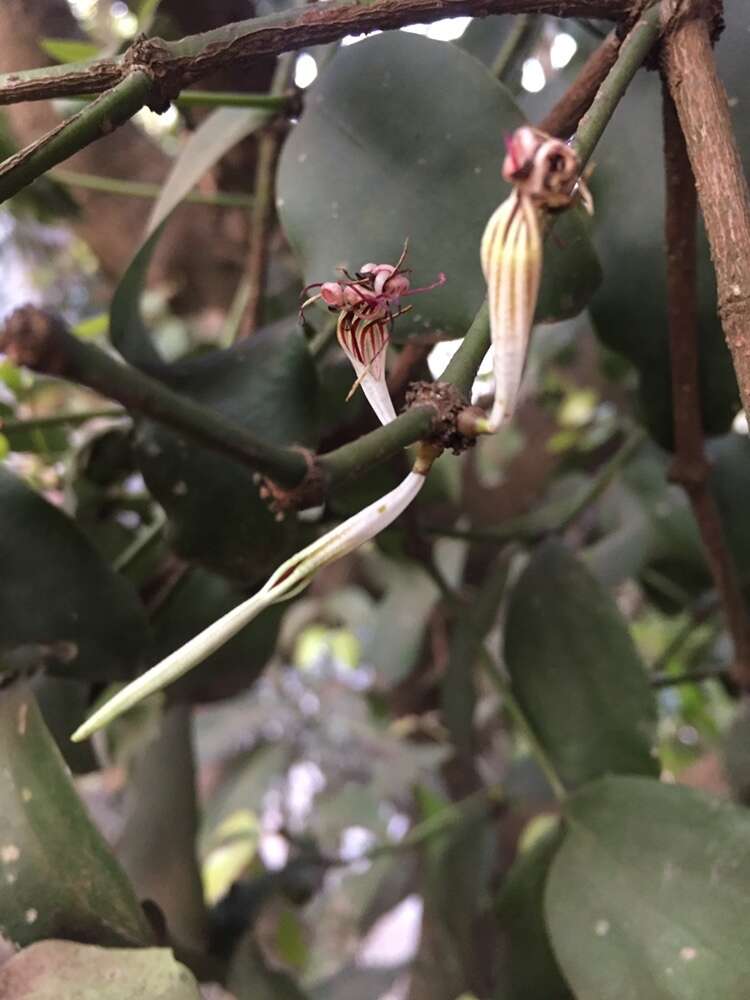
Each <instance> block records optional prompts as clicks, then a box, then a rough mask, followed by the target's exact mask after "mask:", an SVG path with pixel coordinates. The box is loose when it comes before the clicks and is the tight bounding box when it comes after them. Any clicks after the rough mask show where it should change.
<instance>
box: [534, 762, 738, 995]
mask: <svg viewBox="0 0 750 1000" xmlns="http://www.w3.org/2000/svg"><path fill="white" fill-rule="evenodd" d="M565 813H566V817H567V819H568V822H569V831H568V833H567V835H566V837H565V841H564V843H563V845H562V847H561V848H560V850H559V852H558V854H557V857H556V858H555V860H554V862H553V864H552V870H551V872H550V877H549V880H548V882H547V891H546V899H545V912H546V916H547V926H548V928H549V932H550V937H551V940H552V945H553V947H554V950H555V953H556V955H557V958H558V961H559V962H560V965H561V967H562V970H563V972H564V974H565V976H566V978H567V979H568V981H569V983H570V985H571V986H572V988H573V991H574V993H575V995H576V997H577V998H578V1000H644V998H646V997H648V998H649V1000H657V998H658V1000H706V998H708V997H716V998H719V997H721V1000H745V998H746V997H747V994H748V989H747V985H748V982H750V949H748V947H747V929H746V928H747V913H748V909H749V908H750V813H748V812H747V810H745V809H742V808H740V807H738V806H734V805H730V804H729V803H726V802H722V801H720V800H718V799H712V798H709V797H708V796H706V795H703V794H700V793H698V792H695V791H692V790H690V789H687V788H682V787H677V786H673V785H663V784H660V783H659V782H656V781H650V780H647V779H643V778H626V777H616V778H607V779H605V780H603V781H598V782H596V783H595V784H593V785H591V786H589V787H587V788H584V789H582V790H581V791H580V792H579V793H578V794H576V795H575V796H573V797H572V798H571V799H570V800H569V802H568V803H567V805H566V809H565Z"/></svg>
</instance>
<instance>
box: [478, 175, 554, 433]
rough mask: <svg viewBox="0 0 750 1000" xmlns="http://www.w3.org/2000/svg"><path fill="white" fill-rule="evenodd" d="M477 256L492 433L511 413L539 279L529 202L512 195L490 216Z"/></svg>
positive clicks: (535, 219) (536, 232)
mask: <svg viewBox="0 0 750 1000" xmlns="http://www.w3.org/2000/svg"><path fill="white" fill-rule="evenodd" d="M481 256H482V270H483V271H484V277H485V280H486V281H487V300H488V304H489V311H490V332H491V335H492V366H493V371H494V375H495V399H494V402H493V404H492V411H491V413H490V416H489V420H488V421H487V424H486V426H484V427H483V428H482V429H483V430H485V431H486V432H488V433H494V432H495V431H496V430H498V428H499V427H500V426H501V425H502V424H503V423H504V422H505V421H506V420H509V419H510V417H511V416H512V415H513V412H514V410H515V407H516V400H517V398H518V390H519V388H520V386H521V378H522V377H523V370H524V366H525V364H526V355H527V353H528V347H529V337H530V335H531V327H532V325H533V322H534V310H535V309H536V300H537V296H538V294H539V281H540V279H541V275H542V239H541V233H540V227H539V216H538V212H537V209H536V207H535V206H534V204H533V203H532V202H531V200H530V199H529V198H527V197H525V196H524V195H519V194H518V193H517V192H516V191H514V192H513V193H512V194H511V195H510V196H509V197H508V198H507V199H506V200H505V201H504V202H503V203H502V205H501V206H500V207H499V208H498V209H497V210H496V211H495V213H494V214H493V215H492V217H491V218H490V221H489V222H488V223H487V228H486V229H485V231H484V236H483V237H482V247H481Z"/></svg>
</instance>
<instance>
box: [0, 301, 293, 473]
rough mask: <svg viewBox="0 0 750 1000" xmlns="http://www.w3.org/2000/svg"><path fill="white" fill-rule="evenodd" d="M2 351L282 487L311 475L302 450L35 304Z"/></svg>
mask: <svg viewBox="0 0 750 1000" xmlns="http://www.w3.org/2000/svg"><path fill="white" fill-rule="evenodd" d="M0 351H4V352H5V353H7V354H8V356H9V357H10V358H11V360H13V361H14V362H16V363H17V364H20V365H25V366H26V367H28V368H32V369H33V370H34V371H38V372H41V373H43V374H47V375H54V376H58V377H61V378H67V379H69V380H70V381H72V382H78V383H79V384H81V385H85V386H87V387H88V388H89V389H93V390H94V391H95V392H98V393H101V395H103V396H106V397H108V398H110V399H115V400H117V402H118V403H121V404H122V405H123V406H124V407H125V408H126V409H127V410H129V411H131V412H132V413H137V414H139V415H141V416H145V417H149V418H150V419H152V420H156V421H157V422H158V423H160V424H163V425H164V426H165V427H171V428H172V429H173V430H175V431H178V432H180V433H182V434H185V435H186V436H187V437H188V438H189V439H191V440H193V441H195V442H197V443H198V444H201V445H204V446H206V447H208V448H211V449H212V450H213V451H216V452H219V453H220V454H224V455H229V456H231V457H232V458H235V459H237V460H239V461H240V462H243V463H244V464H245V465H248V466H249V467H250V468H252V469H254V470H257V471H258V472H261V473H264V474H265V475H268V476H270V477H271V478H273V479H274V480H275V481H276V482H278V483H280V484H281V485H282V486H296V485H298V484H299V483H301V482H302V481H303V480H304V479H305V476H306V474H307V462H306V461H305V458H304V455H303V454H302V453H301V452H298V451H295V450H292V449H288V448H277V447H274V446H273V445H269V444H266V443H265V442H263V441H260V440H258V439H257V438H256V437H255V435H254V434H251V433H250V432H249V431H247V430H245V429H244V428H243V427H241V426H239V425H238V424H235V423H232V422H231V421H228V420H225V419H224V417H222V416H220V415H219V414H218V413H216V411H215V410H211V409H209V408H207V407H204V406H201V405H199V404H198V403H194V402H193V401H192V400H190V399H188V398H187V397H186V396H182V395H180V394H179V393H176V392H173V391H172V390H171V389H169V388H168V387H167V386H165V385H164V384H163V383H161V382H159V381H158V380H157V379H155V378H151V377H150V376H149V375H145V374H144V373H143V372H141V371H139V370H138V369H137V368H132V367H131V366H129V365H126V364H123V363H121V362H119V361H117V360H115V358H113V357H112V356H111V355H109V354H107V353H106V352H105V351H103V350H101V348H99V347H96V346H95V345H93V344H87V343H85V342H83V341H81V340H79V339H78V338H77V337H74V336H73V335H72V334H71V333H70V331H69V330H68V328H67V327H66V326H65V324H64V323H63V322H62V321H61V320H59V319H57V318H55V317H52V316H49V315H48V314H47V313H44V312H42V311H41V310H39V309H36V308H35V307H33V306H25V307H23V308H22V309H17V310H16V311H15V312H14V313H12V314H11V316H10V317H9V318H8V320H7V321H6V323H5V328H4V329H3V331H2V334H0Z"/></svg>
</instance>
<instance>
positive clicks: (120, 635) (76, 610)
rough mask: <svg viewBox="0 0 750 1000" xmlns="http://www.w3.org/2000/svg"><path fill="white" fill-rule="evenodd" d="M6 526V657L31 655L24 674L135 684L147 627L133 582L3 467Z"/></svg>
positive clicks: (1, 558)
mask: <svg viewBox="0 0 750 1000" xmlns="http://www.w3.org/2000/svg"><path fill="white" fill-rule="evenodd" d="M0 520H1V521H2V526H3V528H2V532H0V566H2V582H1V583H0V650H2V651H3V652H7V653H11V652H12V651H13V650H14V649H17V648H19V647H27V650H26V653H24V654H23V655H22V654H21V652H20V650H19V654H18V655H19V657H20V660H19V664H18V665H19V666H26V665H27V664H26V662H25V661H26V660H28V661H29V663H28V665H29V666H37V665H38V663H39V662H40V661H43V662H44V663H45V664H46V666H48V668H49V669H50V670H52V671H55V672H57V673H60V674H63V675H65V676H69V677H72V676H77V677H87V678H91V679H97V680H117V679H125V678H129V677H132V676H134V675H135V674H136V673H137V672H138V667H139V664H140V661H141V657H142V655H143V652H144V650H145V647H146V643H147V641H148V625H147V622H146V617H145V615H144V612H143V609H142V607H141V604H140V602H139V601H138V598H137V596H136V594H135V591H133V590H132V588H131V587H130V585H129V584H128V582H127V581H126V580H124V579H123V578H122V577H119V576H117V575H116V574H115V573H113V572H112V570H111V569H110V568H109V566H107V564H106V563H104V562H103V561H102V559H101V558H100V556H99V555H98V554H97V553H96V551H95V550H94V549H93V548H92V547H91V545H90V543H89V542H88V540H87V539H86V537H85V536H84V535H83V534H82V533H81V532H80V530H79V529H78V528H77V527H76V525H75V524H74V523H73V522H72V521H71V520H69V519H68V518H67V517H66V516H65V515H64V514H63V513H62V512H61V511H59V510H58V509H57V508H55V507H53V506H52V505H51V504H49V503H47V501H46V500H44V499H42V497H41V496H39V495H38V494H37V493H35V492H34V491H33V490H31V489H30V488H29V487H28V486H26V485H25V484H24V483H22V482H21V480H20V479H18V478H17V477H16V476H14V475H12V473H10V472H9V471H8V470H7V469H5V468H1V467H0ZM33 647H36V652H35V650H34V648H33ZM15 659H16V658H15V657H13V662H14V663H15ZM8 662H9V663H10V660H9V661H8ZM1 672H2V671H1V670H0V673H1Z"/></svg>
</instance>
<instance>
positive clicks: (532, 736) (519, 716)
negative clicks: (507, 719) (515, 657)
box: [480, 648, 565, 802]
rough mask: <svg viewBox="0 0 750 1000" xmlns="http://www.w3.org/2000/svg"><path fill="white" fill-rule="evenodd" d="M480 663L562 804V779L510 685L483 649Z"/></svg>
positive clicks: (563, 792)
mask: <svg viewBox="0 0 750 1000" xmlns="http://www.w3.org/2000/svg"><path fill="white" fill-rule="evenodd" d="M480 662H481V665H482V667H483V669H484V671H485V673H486V674H487V677H488V678H489V680H490V681H491V682H492V684H493V685H494V687H495V688H496V689H497V692H498V694H499V695H500V697H501V698H502V700H503V705H504V706H505V707H506V708H507V710H508V712H509V714H510V716H511V717H512V719H513V721H514V722H515V724H516V725H517V726H518V728H519V729H520V730H521V732H522V733H523V735H524V737H525V738H526V740H527V742H528V744H529V748H530V750H531V752H532V754H533V756H534V759H535V760H536V762H537V764H538V765H539V767H540V769H541V771H542V772H543V773H544V776H545V777H546V779H547V781H548V782H549V786H550V788H551V789H552V792H553V793H554V796H555V798H556V799H557V800H558V802H562V801H563V800H564V799H565V786H564V785H563V782H562V779H561V778H560V775H559V774H558V773H557V771H556V770H555V766H554V764H553V763H552V761H551V760H550V758H549V756H548V755H547V751H546V750H545V749H544V747H543V746H542V744H541V743H540V742H539V740H538V739H537V736H536V733H535V732H534V730H533V728H532V726H531V723H530V722H529V720H528V719H527V718H526V716H525V715H524V712H523V709H522V708H521V706H520V705H519V704H518V702H517V701H516V698H515V695H514V694H513V691H512V690H511V686H510V684H509V683H508V681H507V680H506V679H505V677H504V676H503V674H502V673H501V671H500V668H499V667H498V665H497V663H495V660H494V659H493V657H492V655H491V654H490V653H489V651H488V650H487V649H486V648H485V649H484V655H483V656H481V658H480Z"/></svg>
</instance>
